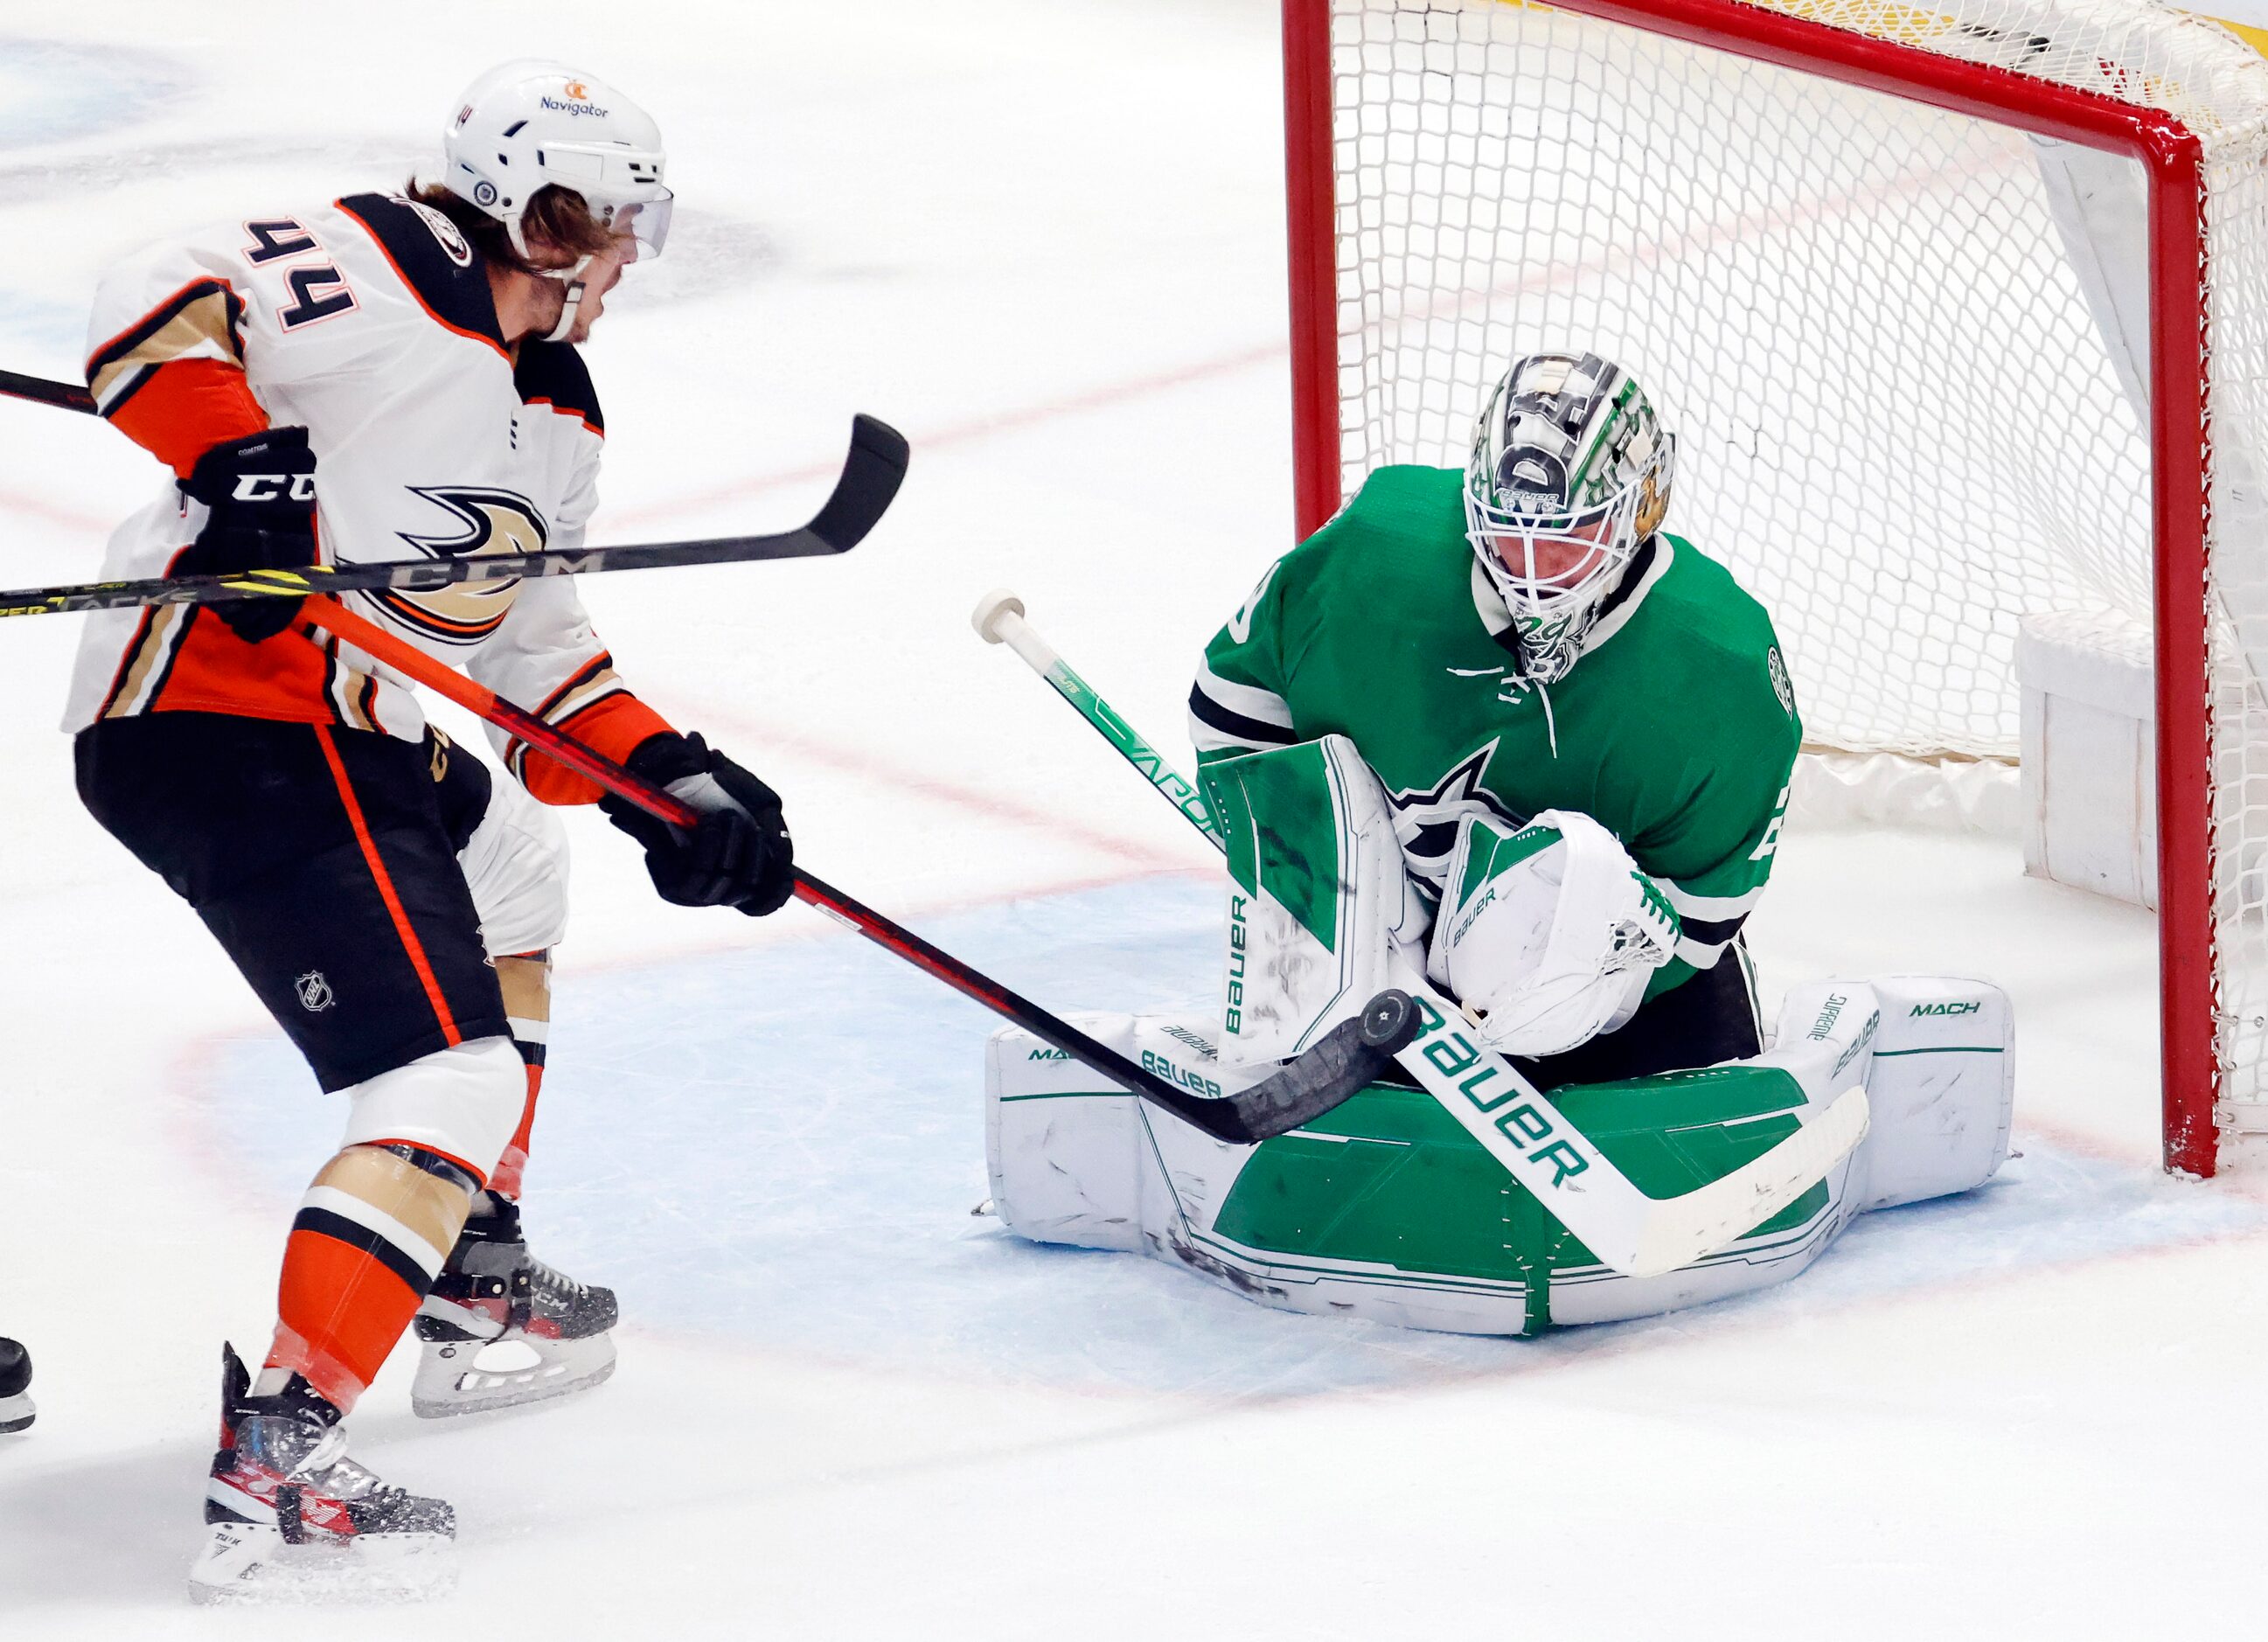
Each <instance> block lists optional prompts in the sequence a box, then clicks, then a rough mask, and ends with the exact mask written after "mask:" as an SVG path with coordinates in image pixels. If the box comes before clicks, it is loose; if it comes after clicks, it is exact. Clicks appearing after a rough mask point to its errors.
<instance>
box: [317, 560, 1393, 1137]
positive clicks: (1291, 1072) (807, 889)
mask: <svg viewBox="0 0 2268 1642" xmlns="http://www.w3.org/2000/svg"><path fill="white" fill-rule="evenodd" d="M301 609H302V611H303V612H304V613H305V615H306V618H307V620H308V621H310V622H313V623H314V624H315V625H316V626H317V627H320V628H321V629H323V630H325V631H327V632H329V633H331V634H334V635H335V636H336V637H339V638H340V639H342V640H343V641H344V642H346V643H347V644H353V645H355V646H357V648H359V649H361V650H362V651H363V652H365V653H366V654H368V655H370V656H372V657H375V658H376V659H378V660H379V661H382V662H384V663H385V664H386V665H387V666H389V667H392V668H393V669H394V671H395V672H397V673H400V674H402V675H403V676H404V677H407V678H411V679H415V680H416V681H417V682H418V683H420V684H423V685H424V686H425V687H426V688H428V689H431V690H433V691H435V692H436V693H437V694H439V695H442V696H447V697H448V698H449V699H450V700H451V701H453V702H455V703H457V704H458V705H459V706H460V707H463V708H465V709H467V710H468V711H472V712H475V713H477V714H479V715H480V716H481V717H482V718H485V719H487V720H488V721H489V722H490V724H492V725H497V727H499V728H500V729H504V730H507V731H509V732H511V733H512V734H513V735H515V736H517V737H518V738H519V740H522V741H525V742H526V743H527V745H528V746H529V747H533V748H535V749H537V750H538V751H540V752H542V753H544V754H546V755H549V757H551V758H553V759H556V760H557V761H558V762H560V763H562V764H563V765H565V766H566V767H567V768H568V769H571V770H573V771H575V772H576V773H577V774H578V775H580V776H585V777H589V778H590V779H591V780H593V781H595V782H597V783H598V784H600V786H602V787H604V788H605V789H606V790H607V791H608V792H612V793H615V794H616V795H617V796H619V797H622V798H625V799H630V802H631V803H633V804H636V805H638V806H640V807H642V808H644V809H646V810H649V811H651V812H652V814H656V815H659V817H661V819H662V820H664V821H667V822H669V823H670V824H671V825H672V826H674V827H684V828H691V827H693V826H695V825H696V824H697V823H698V822H699V821H700V819H701V814H700V812H699V811H697V810H696V809H695V808H694V807H693V806H691V805H689V804H687V803H685V802H684V801H683V800H682V799H678V798H675V797H674V796H672V795H671V794H670V793H668V792H665V791H663V790H662V789H661V788H659V787H658V786H655V785H654V784H652V782H650V781H647V780H644V778H642V777H638V776H636V775H633V774H631V773H630V771H629V770H627V769H623V768H622V766H621V765H620V764H617V763H615V762H614V760H612V759H610V758H608V757H606V756H604V755H601V754H600V753H598V752H596V751H594V750H593V749H592V748H591V747H586V746H585V745H584V744H583V743H582V742H580V741H578V740H576V739H575V738H574V737H573V736H571V735H569V734H567V733H565V732H564V731H563V730H558V729H555V728H553V727H552V726H551V725H548V724H546V723H544V722H543V720H541V718H536V717H535V716H534V714H532V713H528V712H525V711H521V710H520V709H519V708H518V707H515V706H513V705H512V703H510V702H508V701H505V700H504V699H503V698H502V697H501V696H498V695H497V693H496V692H495V691H494V690H491V689H490V688H487V687H486V686H484V685H482V684H479V683H477V682H475V681H473V680H472V679H469V678H467V677H466V676H465V675H464V674H461V673H459V672H458V671H457V670H456V669H455V668H453V667H451V666H447V665H446V663H443V662H439V661H436V660H435V659H433V658H432V657H431V656H429V655H427V654H426V653H425V652H423V651H422V650H420V649H418V648H417V647H416V645H414V644H409V642H408V641H406V640H404V639H401V638H397V637H394V635H393V634H391V633H388V632H387V631H386V630H384V629H383V628H380V627H378V626H376V625H374V624H373V623H372V622H368V621H365V619H364V618H363V617H361V616H358V615H355V614H354V613H353V612H352V611H351V610H349V609H347V608H345V607H343V606H342V605H340V604H339V603H337V602H336V601H335V600H330V599H310V600H307V601H306V604H305V605H303V606H302V607H301ZM795 896H796V899H797V900H799V901H801V902H806V903H807V904H809V905H811V906H814V907H816V908H818V909H819V910H820V911H821V912H824V913H825V914H827V916H828V917H831V918H833V919H835V920H836V922H837V923H839V924H845V925H847V926H849V927H850V928H851V929H853V930H856V931H858V933H859V934H861V935H864V936H865V938H866V939H868V940H871V941H873V942H874V943H875V944H876V945H877V946H881V947H882V948H884V949H885V950H886V951H888V952H891V953H895V954H896V955H897V956H899V957H901V958H902V959H904V960H905V961H907V962H909V963H911V964H913V965H915V966H916V967H917V968H922V969H926V970H927V971H928V972H929V973H930V974H932V975H933V976H936V977H937V978H938V979H939V980H940V981H942V982H944V983H946V985H947V986H950V987H952V988H953V989H954V990H955V991H957V992H959V993H961V995H962V996H963V997H966V998H973V999H974V1000H976V1002H977V1003H980V1004H982V1005H984V1007H986V1008H987V1009H990V1011H992V1012H994V1013H995V1014H997V1015H999V1016H1001V1017H1002V1018H1003V1019H1005V1020H1011V1021H1013V1022H1014V1023H1015V1024H1016V1025H1017V1026H1020V1027H1023V1028H1024V1030H1025V1031H1027V1032H1029V1033H1030V1034H1032V1035H1034V1036H1035V1037H1037V1038H1039V1039H1041V1040H1042V1042H1047V1043H1049V1044H1051V1045H1053V1046H1054V1047H1055V1048H1057V1049H1061V1050H1063V1051H1064V1054H1066V1055H1069V1056H1070V1057H1071V1058H1072V1059H1074V1060H1076V1061H1079V1062H1080V1063H1082V1064H1085V1065H1087V1066H1091V1067H1093V1068H1094V1070H1095V1071H1099V1072H1101V1074H1102V1075H1103V1076H1104V1077H1106V1078H1108V1079H1111V1080H1112V1081H1113V1082H1114V1083H1118V1084H1122V1085H1123V1086H1125V1087H1126V1088H1128V1089H1130V1090H1131V1091H1133V1093H1136V1094H1138V1095H1140V1096H1141V1097H1142V1098H1143V1099H1144V1100H1145V1101H1154V1102H1156V1103H1157V1104H1158V1105H1160V1106H1161V1107H1164V1108H1166V1109H1167V1111H1170V1112H1172V1113H1173V1114H1174V1115H1175V1116H1177V1117H1180V1118H1182V1119H1183V1120H1185V1121H1186V1122H1188V1123H1194V1124H1195V1125H1197V1127H1198V1128H1199V1129H1202V1130H1204V1131H1205V1132H1206V1133H1207V1134H1209V1135H1211V1136H1212V1137H1213V1138H1215V1139H1218V1140H1225V1141H1228V1142H1230V1143H1231V1144H1233V1145H1252V1144H1254V1143H1255V1142H1256V1141H1261V1140H1265V1139H1268V1138H1270V1137H1271V1136H1274V1135H1280V1134H1285V1133H1287V1132H1288V1131H1290V1130H1294V1129H1297V1128H1299V1127H1300V1125H1301V1124H1303V1123H1312V1122H1313V1121H1314V1119H1316V1118H1318V1117H1320V1116H1322V1115H1323V1114H1324V1113H1325V1112H1328V1111H1329V1110H1330V1109H1331V1108H1333V1107H1335V1106H1337V1105H1338V1104H1340V1103H1341V1102H1342V1101H1345V1100H1347V1099H1348V1098H1349V1097H1350V1096H1351V1095H1353V1094H1354V1093H1356V1092H1357V1091H1359V1090H1360V1089H1361V1088H1363V1087H1364V1086H1366V1085H1367V1084H1368V1083H1370V1082H1371V1081H1372V1080H1373V1079H1375V1078H1376V1077H1378V1076H1379V1075H1380V1074H1381V1072H1383V1071H1385V1070H1386V1067H1387V1065H1388V1064H1389V1063H1390V1062H1391V1061H1392V1059H1393V1058H1394V1056H1395V1052H1396V1051H1397V1050H1399V1049H1402V1048H1403V1046H1404V1045H1405V1044H1407V1043H1408V1042H1410V1039H1411V1038H1413V1037H1414V1036H1416V1035H1417V1031H1418V1012H1417V1010H1416V1008H1415V1007H1414V1006H1413V1005H1411V1003H1410V999H1409V998H1408V997H1407V996H1406V995H1405V994H1403V993H1401V992H1395V991H1388V992H1381V993H1380V994H1379V995H1378V997H1376V998H1373V999H1372V1000H1371V1002H1370V1005H1369V1006H1368V1007H1367V1008H1366V1009H1365V1010H1364V1012H1363V1014H1362V1017H1361V1018H1360V1019H1359V1020H1350V1021H1347V1022H1346V1023H1344V1025H1342V1026H1340V1027H1337V1028H1335V1029H1334V1030H1333V1031H1332V1032H1331V1033H1329V1035H1326V1036H1325V1037H1324V1039H1323V1040H1322V1042H1319V1043H1317V1044H1316V1045H1315V1046H1314V1048H1313V1049H1309V1050H1308V1051H1307V1053H1306V1054H1305V1055H1303V1056H1301V1057H1300V1058H1299V1059H1298V1060H1295V1061H1293V1062H1292V1064H1290V1065H1288V1066H1286V1067H1285V1068H1284V1069H1283V1070H1282V1071H1279V1072H1278V1073H1276V1075H1275V1076H1273V1077H1272V1078H1270V1079H1268V1080H1267V1081H1266V1082H1264V1083H1262V1084H1259V1085H1257V1086H1254V1087H1252V1088H1249V1089H1246V1090H1243V1091H1241V1093H1234V1094H1229V1095H1226V1096H1223V1097H1221V1098H1220V1099H1218V1100H1208V1099H1202V1098H1200V1097H1198V1096H1196V1095H1192V1094H1190V1093H1188V1092H1186V1091H1185V1090H1182V1089H1178V1088H1175V1086H1173V1085H1172V1084H1170V1083H1167V1081H1166V1080H1165V1079H1163V1078H1160V1077H1159V1076H1158V1075H1157V1074H1156V1073H1154V1072H1152V1071H1148V1070H1147V1069H1146V1068H1145V1067H1141V1066H1138V1065H1136V1064H1134V1063H1133V1062H1132V1061H1130V1060H1129V1059H1127V1058H1126V1057H1124V1056H1123V1055H1121V1054H1119V1053H1118V1052H1117V1051H1116V1050H1115V1049H1110V1048H1109V1047H1108V1045H1105V1044H1103V1043H1100V1042H1096V1041H1095V1040H1094V1038H1091V1037H1089V1036H1088V1035H1086V1033H1084V1032H1081V1031H1079V1028H1078V1027H1074V1026H1072V1025H1071V1023H1070V1022H1068V1021H1066V1020H1061V1019H1060V1018H1058V1017H1057V1016H1056V1015H1053V1014H1050V1013H1049V1012H1048V1011H1046V1010H1044V1009H1042V1008H1041V1007H1040V1006H1039V1005H1037V1004H1035V1003H1033V1002H1032V1001H1031V1000H1030V999H1029V998H1024V997H1022V996H1020V994H1018V993H1015V992H1012V991H1010V990H1008V989H1007V988H1006V987H1005V986H1002V985H1001V984H999V983H998V982H997V981H994V980H992V979H990V977H988V976H983V975H981V974H979V973H978V972H977V971H976V970H975V969H972V968H969V967H968V965H967V964H965V963H963V962H961V960H960V959H958V958H955V957H954V956H953V955H952V954H950V953H947V952H945V951H942V950H941V949H939V948H938V947H935V946H931V945H930V944H929V943H928V942H927V941H925V940H924V939H922V938H921V937H920V936H918V935H917V934H915V933H914V932H913V931H911V930H909V929H907V928H905V927H904V926H903V925H902V924H895V923H894V922H892V921H891V920H890V919H888V918H886V917H883V916H882V915H881V914H880V913H879V912H877V911H875V910H874V909H873V908H871V907H866V906H862V905H861V904H860V903H859V902H856V901H853V900H852V899H851V897H850V896H848V895H844V894H843V892H842V891H841V890H839V889H836V888H835V887H832V886H831V885H828V884H826V883H823V882H821V880H818V879H816V878H814V877H813V876H812V875H811V874H810V873H806V872H803V871H802V870H800V869H798V871H797V873H796V874H795Z"/></svg>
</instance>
